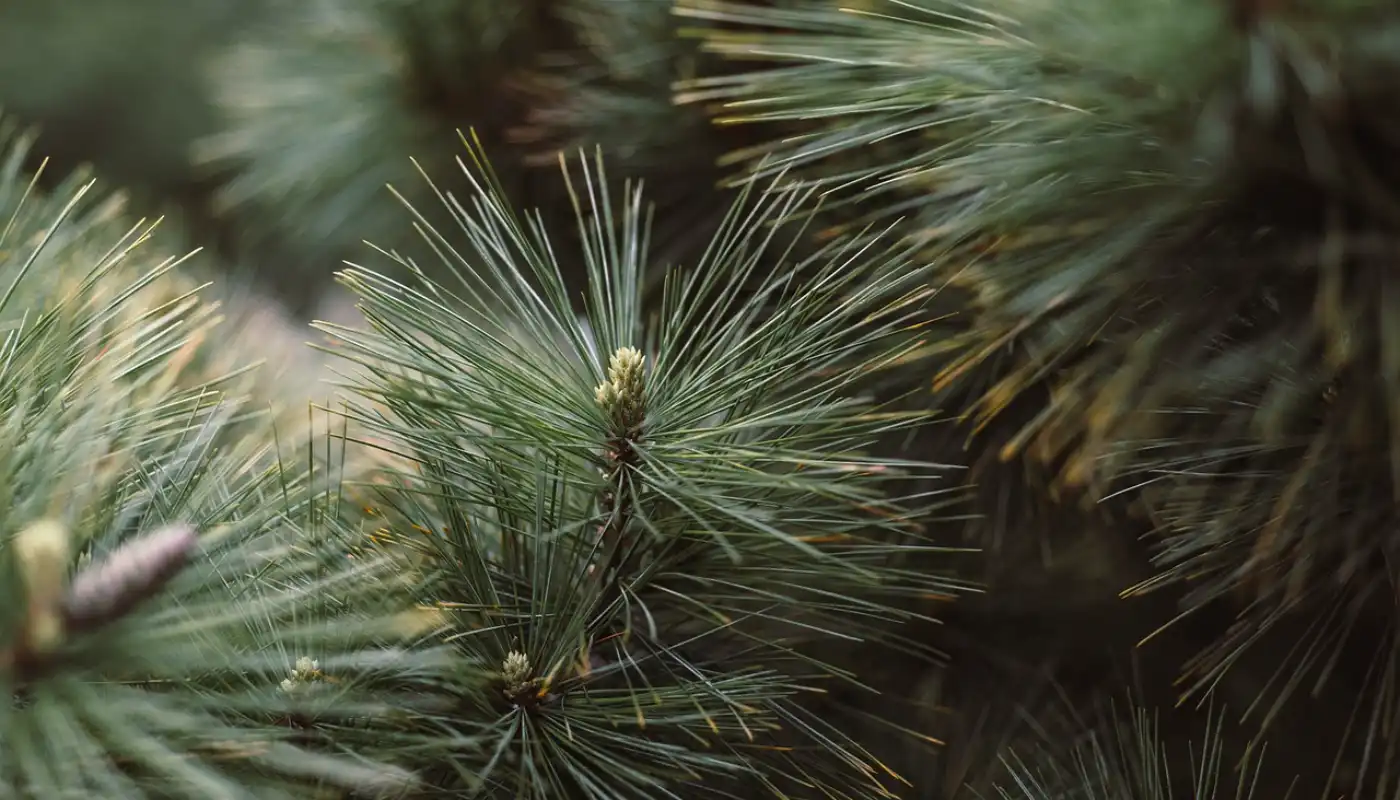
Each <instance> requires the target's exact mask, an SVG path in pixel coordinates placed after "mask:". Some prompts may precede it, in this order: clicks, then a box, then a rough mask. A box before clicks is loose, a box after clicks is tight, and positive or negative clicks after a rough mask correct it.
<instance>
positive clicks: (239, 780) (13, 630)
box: [0, 142, 443, 799]
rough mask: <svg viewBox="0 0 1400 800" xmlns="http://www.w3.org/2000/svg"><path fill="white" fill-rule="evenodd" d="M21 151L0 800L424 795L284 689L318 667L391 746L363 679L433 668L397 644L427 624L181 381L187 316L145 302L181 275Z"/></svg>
mask: <svg viewBox="0 0 1400 800" xmlns="http://www.w3.org/2000/svg"><path fill="white" fill-rule="evenodd" d="M23 146H24V145H23V143H22V142H21V143H20V144H19V145H18V146H15V147H10V148H7V149H6V151H5V156H6V158H5V159H3V161H4V163H5V164H6V171H5V172H4V173H0V203H3V206H4V208H3V211H4V212H6V213H5V216H4V219H5V220H6V221H5V223H4V225H3V227H0V285H3V286H4V287H5V289H4V294H3V298H2V299H0V330H3V338H0V387H3V388H0V420H3V424H0V454H2V455H0V474H3V478H4V479H3V481H0V485H2V486H3V489H0V507H3V508H4V509H5V528H6V530H5V532H4V537H3V539H0V572H3V574H4V575H5V579H4V580H3V581H0V586H3V587H4V588H3V593H4V595H5V597H4V599H5V608H6V609H7V611H6V612H5V613H4V614H0V682H3V683H4V684H5V687H6V689H7V690H8V692H9V693H10V696H11V698H12V700H11V702H10V703H6V704H4V705H3V707H0V793H3V794H5V795H7V796H13V797H20V798H28V797H34V798H38V797H67V796H80V795H95V796H100V797H113V798H148V797H149V798H155V797H161V798H176V797H189V798H194V797H230V798H235V797H237V798H250V799H251V798H254V797H257V798H275V797H288V798H290V797H298V796H304V793H305V792H307V791H310V790H311V789H312V788H313V787H315V786H317V785H322V786H328V787H339V789H341V790H349V791H354V792H365V793H370V794H376V793H382V792H398V791H402V790H403V789H405V788H407V787H409V786H411V785H412V784H413V781H414V778H413V776H412V774H411V773H408V772H406V771H405V770H403V769H402V768H400V767H397V766H393V765H392V764H391V763H389V762H388V761H386V760H383V759H380V760H377V761H372V760H368V759H366V758H363V757H356V756H353V755H348V754H346V753H345V750H344V744H343V743H341V742H337V743H335V744H334V745H332V744H330V743H328V742H327V741H324V740H320V741H310V742H308V741H305V740H303V741H298V739H297V736H296V735H295V731H294V730H293V729H292V728H291V727H289V726H288V725H287V724H286V723H285V720H286V719H287V718H288V717H289V716H290V715H291V714H292V713H293V712H294V711H298V709H297V704H296V703H295V702H293V698H291V697H289V696H286V695H285V694H284V693H282V692H280V691H279V689H278V685H277V684H278V681H279V680H280V679H281V678H283V677H285V675H286V670H287V669H289V668H290V665H291V663H292V662H293V661H294V660H295V659H296V657H297V656H298V655H301V654H304V653H314V654H318V655H319V656H320V658H321V659H322V661H323V663H324V664H326V667H327V674H328V675H331V676H333V677H334V678H335V679H337V680H338V681H340V685H341V686H342V687H343V688H342V691H343V692H344V697H346V698H348V701H347V702H344V703H337V704H333V705H332V706H331V707H329V708H326V709H322V710H321V712H320V713H321V715H322V716H323V717H324V718H325V719H326V720H327V721H328V722H329V721H335V720H342V721H346V722H353V723H354V724H355V726H357V727H359V728H361V729H370V730H373V729H375V728H376V727H377V728H378V734H379V736H380V737H384V735H385V734H386V733H387V732H388V731H390V730H391V729H392V727H393V724H392V721H393V719H394V717H395V715H396V714H401V713H403V710H406V709H408V708H410V707H411V703H410V700H411V695H408V694H404V693H402V690H401V689H400V690H397V691H398V692H399V693H398V694H396V693H395V692H394V691H379V692H371V691H369V689H367V688H366V687H367V686H368V684H366V682H365V681H366V679H367V678H373V677H375V676H383V675H389V676H391V677H393V678H394V679H395V680H397V681H398V682H399V684H398V685H400V686H402V684H403V682H404V680H405V678H410V679H411V678H413V676H414V675H415V674H421V675H424V676H427V675H431V674H435V673H434V671H435V670H440V669H441V668H442V665H443V661H442V659H441V657H440V655H441V654H440V653H439V652H437V651H433V650H431V649H427V650H423V651H421V652H409V651H407V650H404V649H402V646H401V645H402V644H403V643H405V642H408V641H411V640H412V639H414V638H415V637H418V636H421V635H422V634H423V633H424V632H425V631H424V627H425V625H430V624H432V620H433V619H435V617H434V616H433V615H432V614H430V613H429V614H427V615H424V614H421V613H417V614H415V613H407V614H405V613H404V610H405V609H408V608H411V606H410V605H406V604H403V600H404V597H403V595H402V593H399V594H397V595H396V594H395V592H394V590H393V585H392V583H391V582H389V581H388V580H386V578H387V577H388V576H387V575H386V571H387V570H388V569H389V567H390V566H391V565H390V564H389V563H387V562H385V561H384V560H382V559H381V560H379V561H359V562H347V561H346V560H345V559H344V555H343V554H344V545H343V541H342V540H341V539H340V538H339V537H330V536H328V535H326V532H327V531H331V530H333V529H334V526H332V525H331V524H330V522H329V517H328V514H327V510H328V509H330V508H332V507H333V506H334V498H335V497H336V490H335V487H334V486H333V485H329V486H328V485H326V484H325V480H324V478H323V477H321V476H319V475H317V474H314V473H313V472H312V471H311V470H308V469H306V468H304V467H301V466H299V465H297V464H295V463H287V462H284V461H282V460H281V458H280V457H279V454H278V453H277V452H276V451H275V450H270V449H269V448H267V447H265V446H263V445H261V444H260V443H258V442H257V441H256V440H252V439H246V438H241V437H237V436H231V435H229V432H230V425H231V423H232V422H233V421H235V420H237V419H238V418H239V411H238V409H237V406H236V405H235V404H233V403H232V402H231V401H229V400H228V399H227V398H223V397H221V396H220V393H219V392H218V388H217V385H216V384H214V383H210V382H209V380H207V379H202V378H199V377H195V376H192V375H191V374H190V373H189V371H188V367H189V359H188V358H187V352H188V348H189V347H190V346H191V345H192V344H194V343H196V342H197V339H196V338H195V334H197V333H198V332H199V331H200V330H201V326H203V325H204V324H205V323H206V322H207V316H206V315H205V314H204V313H203V312H202V310H201V308H200V305H199V303H198V302H197V300H195V299H194V298H190V297H179V298H177V299H176V300H175V301H173V302H171V303H167V304H164V305H156V306H154V307H151V306H142V305H141V302H142V300H144V299H146V298H148V297H149V296H150V295H152V294H154V295H157V296H159V295H161V294H162V293H164V292H165V289H166V288H167V287H162V286H161V285H160V284H161V283H162V282H163V281H164V280H166V279H167V278H168V270H169V269H170V264H168V263H167V264H158V265H157V266H155V267H154V268H152V267H151V266H150V262H145V261H144V260H143V257H144V255H145V253H144V252H143V251H142V250H141V248H140V246H141V245H142V244H143V243H144V239H145V234H146V230H145V229H142V228H139V227H138V228H136V229H133V230H132V231H131V232H130V233H128V234H126V235H125V236H124V235H122V231H123V230H125V225H124V223H121V222H120V219H119V218H117V217H113V216H110V214H109V212H110V211H111V210H112V207H111V206H101V205H99V206H96V207H90V206H88V205H86V204H85V202H84V198H83V195H82V190H81V189H79V190H78V191H77V192H76V193H75V194H74V196H73V197H72V198H71V199H68V198H59V199H57V200H52V201H51V200H50V199H49V198H47V197H45V196H43V195H40V194H36V193H34V192H32V191H30V190H28V189H26V188H25V185H26V184H25V183H23V182H22V180H24V176H21V175H20V173H19V172H18V170H17V167H16V165H17V164H19V163H20V157H21V155H20V153H19V151H20V150H22V148H23ZM176 294H177V295H178V294H180V293H179V292H177V293H176ZM318 472H319V470H318ZM332 598H334V602H329V601H330V600H331V599H332ZM396 598H397V599H396ZM396 648H397V649H396ZM415 671H416V673H415ZM365 738H366V739H372V738H374V737H373V735H368V736H366V737H365ZM381 747H382V749H380V750H379V751H378V752H379V753H380V754H384V755H386V756H387V755H390V754H392V751H393V750H394V746H393V745H389V746H382V745H381ZM366 752H369V751H366Z"/></svg>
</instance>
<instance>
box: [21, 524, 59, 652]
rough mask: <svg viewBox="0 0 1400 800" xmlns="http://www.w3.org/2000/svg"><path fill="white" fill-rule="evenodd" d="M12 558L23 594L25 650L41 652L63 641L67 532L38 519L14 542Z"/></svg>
mask: <svg viewBox="0 0 1400 800" xmlns="http://www.w3.org/2000/svg"><path fill="white" fill-rule="evenodd" d="M14 548H15V558H16V561H18V562H19V568H20V579H21V580H22V581H23V582H24V589H25V594H26V598H25V599H26V603H27V606H26V613H27V615H28V619H27V622H26V626H27V628H26V637H27V641H26V642H25V647H26V648H27V649H28V650H30V651H32V652H35V653H44V652H48V651H50V650H52V649H53V648H55V647H57V646H58V645H59V643H60V642H62V641H63V635H64V625H63V614H62V610H61V609H62V605H63V590H64V587H65V585H66V579H67V577H68V562H69V560H70V558H71V557H72V548H71V543H70V540H69V537H68V530H67V529H66V528H64V527H63V525H61V524H59V523H58V522H55V521H54V520H40V521H39V522H35V523H34V524H32V525H30V526H29V527H27V528H25V529H24V530H22V531H20V533H19V535H18V536H16V537H15V540H14Z"/></svg>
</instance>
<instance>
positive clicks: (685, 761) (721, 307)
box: [332, 146, 958, 800]
mask: <svg viewBox="0 0 1400 800" xmlns="http://www.w3.org/2000/svg"><path fill="white" fill-rule="evenodd" d="M469 155H470V160H469V161H467V162H464V168H465V169H466V170H467V174H468V176H469V178H470V181H471V187H472V191H471V193H470V195H469V196H468V197H466V198H464V199H461V200H458V199H456V198H454V197H453V196H452V195H450V194H446V193H444V194H443V195H442V197H443V200H444V202H446V203H447V204H448V205H449V206H450V207H451V208H452V210H453V213H454V216H455V218H456V230H454V231H450V232H449V231H438V230H436V229H433V228H430V227H427V226H426V225H423V226H422V228H421V230H422V231H423V233H424V235H425V236H426V237H428V238H429V239H431V240H432V241H433V242H434V244H435V246H436V249H437V251H438V252H439V253H440V254H441V255H442V257H443V258H444V259H445V260H446V261H447V262H448V263H447V265H446V266H447V268H448V269H449V270H450V272H451V273H452V274H454V275H455V277H454V279H453V280H451V281H442V282H432V281H428V280H426V279H422V278H420V279H419V280H418V281H417V282H415V283H412V284H403V283H398V282H395V281H392V280H389V279H387V278H384V277H382V276H381V275H379V274H377V273H375V272H372V271H369V270H367V269H364V268H359V267H356V268H352V269H351V270H349V271H347V272H346V273H345V275H344V280H345V282H346V284H347V285H348V286H350V287H351V288H352V289H353V290H354V291H355V292H356V293H357V294H358V295H359V297H360V298H361V307H362V308H363V310H364V313H365V316H366V319H367V320H368V322H369V323H370V330H369V331H368V332H356V331H354V330H341V329H334V330H333V331H332V332H333V333H334V335H335V336H336V337H337V338H339V339H340V340H342V342H343V343H342V344H341V345H340V346H339V348H338V349H339V350H340V352H341V353H343V354H344V355H346V356H348V357H349V358H350V359H352V360H353V361H354V362H357V363H358V364H360V365H361V366H362V368H363V369H362V370H361V371H360V372H359V373H358V374H357V376H356V377H355V378H354V380H353V382H352V383H351V386H352V388H353V389H354V390H355V391H356V392H358V393H359V394H360V395H361V397H362V398H363V400H362V402H361V403H360V404H359V405H358V406H357V408H356V410H355V411H354V412H352V415H353V419H354V422H355V424H356V425H357V426H362V427H363V428H365V429H366V430H367V431H368V432H370V433H372V434H373V438H374V439H375V440H376V441H380V442H384V443H386V444H385V445H384V446H385V447H388V448H392V449H393V450H394V452H395V455H396V457H398V458H400V459H402V460H403V461H404V462H405V469H404V473H403V474H402V475H401V476H400V480H399V486H398V489H397V490H394V491H387V492H385V494H384V501H383V502H384V505H385V506H386V507H388V508H392V512H389V513H388V516H391V517H393V518H397V519H398V520H400V522H399V527H400V528H401V534H411V532H412V531H414V530H416V531H419V532H420V533H419V534H418V535H417V536H416V537H411V538H408V539H407V540H405V537H404V536H403V535H400V536H399V537H397V541H395V542H394V543H393V544H392V545H391V547H392V548H394V549H397V548H402V547H405V546H407V547H410V548H414V549H417V550H419V551H420V552H425V553H426V558H425V560H426V562H427V563H428V564H429V565H431V567H432V570H431V571H432V572H433V574H434V577H433V578H432V579H431V580H429V581H427V582H425V583H424V584H423V587H422V588H423V591H424V592H425V594H426V595H427V597H429V598H431V600H432V601H433V602H435V603H436V604H437V605H439V606H440V607H442V608H443V609H444V610H445V611H446V612H447V613H449V614H450V615H451V616H452V617H453V619H454V621H455V625H454V630H453V632H452V633H451V634H450V635H449V638H450V639H451V640H452V641H453V642H454V643H455V645H456V647H457V649H458V650H459V652H460V654H461V656H462V657H463V658H464V659H466V660H467V661H469V662H470V663H473V664H477V665H480V666H482V667H485V668H488V669H490V670H492V671H493V672H494V676H493V679H492V680H490V681H489V682H487V683H485V684H484V685H483V684H479V683H473V684H470V685H466V686H463V687H461V689H460V692H461V696H460V699H459V703H460V705H459V706H458V707H457V708H458V714H457V715H455V716H453V717H450V718H446V719H442V720H441V721H439V722H438V723H437V724H438V725H441V726H447V727H450V728H451V729H452V730H454V731H455V735H454V737H453V742H454V743H457V742H460V744H459V745H456V746H454V748H453V750H452V752H451V753H449V754H448V755H447V756H446V758H447V759H448V761H449V763H450V764H451V765H452V766H453V767H454V768H455V769H454V770H453V774H452V775H451V776H450V781H455V782H456V785H458V786H461V785H463V784H465V785H467V786H470V787H474V788H475V789H477V790H478V791H481V790H486V791H487V796H493V797H494V796H500V797H531V798H535V797H538V798H544V797H587V798H598V799H599V800H601V799H602V798H657V797H700V796H713V797H723V796H731V795H730V793H732V792H736V791H740V790H741V789H742V788H743V787H745V786H749V787H750V790H752V788H753V787H764V786H767V787H770V789H771V790H772V791H792V790H794V789H795V788H797V787H807V788H808V790H812V791H821V792H826V793H831V794H832V796H852V797H867V796H879V795H881V794H882V793H883V792H884V791H887V790H886V789H885V788H882V787H885V786H888V785H894V784H895V783H896V782H897V780H898V778H897V776H894V775H891V774H887V772H886V770H885V769H884V768H882V767H881V765H880V763H879V762H878V760H877V759H876V758H875V757H874V756H872V755H871V754H869V753H868V752H866V751H865V749H864V748H863V747H862V746H861V745H860V744H859V743H857V742H855V741H852V740H851V739H849V738H848V737H846V736H845V735H843V734H842V732H841V731H839V730H837V729H835V728H833V727H832V726H830V725H828V724H826V723H825V722H824V721H823V720H822V719H821V718H820V717H818V716H817V715H814V714H813V713H811V711H809V710H808V709H807V708H806V706H805V704H804V702H803V695H804V694H805V693H809V692H815V691H821V690H822V689H823V687H824V685H826V684H830V683H832V682H834V681H843V680H855V679H856V676H854V675H848V674H845V673H844V672H843V671H842V670H839V669H837V668H836V667H833V666H830V665H827V664H825V663H824V662H823V661H822V660H821V659H820V657H819V652H818V651H817V650H814V649H813V648H814V647H815V646H819V645H821V644H830V643H832V642H839V643H841V644H842V645H843V646H846V647H862V646H864V647H873V646H874V645H875V643H877V642H879V641H882V640H884V641H890V640H893V639H895V638H897V637H898V633H899V632H898V629H897V627H892V626H896V625H897V623H899V622H900V621H901V620H905V619H909V618H911V612H910V611H908V610H907V608H908V607H910V603H909V602H908V599H910V598H916V597H919V596H921V595H928V594H931V593H937V594H940V595H946V594H947V593H949V592H950V591H953V590H955V589H957V588H958V584H957V583H956V582H955V581H953V580H951V579H949V578H946V577H941V574H942V573H943V572H944V571H946V566H944V567H943V569H941V570H940V569H938V567H939V566H940V565H939V564H937V561H938V560H939V559H938V557H937V556H936V555H935V556H930V554H933V553H936V552H937V548H936V547H934V546H933V545H932V544H930V543H929V541H927V537H926V536H925V535H923V534H922V533H921V527H922V526H921V523H922V521H923V519H924V517H925V516H926V514H927V511H928V508H929V507H931V506H932V505H935V504H936V503H934V502H933V501H931V500H930V499H929V498H927V497H924V498H920V497H918V496H907V497H904V498H902V499H903V501H904V502H900V501H901V497H900V496H899V494H900V491H899V488H898V487H899V486H900V485H901V484H908V483H909V482H910V481H911V480H912V479H915V478H920V477H935V478H936V477H937V472H938V471H937V470H935V469H934V468H933V467H931V466H929V465H920V464H917V463H913V462H907V463H906V462H901V461H898V460H889V459H882V458H879V457H877V456H874V455H872V454H871V447H872V445H874V444H875V443H876V441H877V440H878V439H879V438H881V437H883V436H888V435H891V434H897V433H898V432H899V431H901V430H904V429H908V428H910V427H911V426H914V425H917V424H919V423H920V422H921V421H922V420H923V419H924V418H925V417H926V415H925V414H923V413H920V412H915V413H908V412H900V411H898V410H895V409H891V408H884V407H882V405H881V404H879V403H876V402H873V401H872V400H871V399H870V398H869V397H867V396H866V393H865V392H863V391H862V388H861V387H862V382H863V381H864V380H866V374H867V373H868V372H869V371H871V370H872V369H876V368H878V365H879V364H880V363H882V362H884V361H886V360H889V359H893V358H898V357H899V356H900V354H901V353H903V352H904V351H906V350H907V349H909V348H911V347H915V346H917V340H911V339H910V337H909V336H908V329H909V328H910V327H911V326H917V324H918V320H919V314H918V312H919V309H920V307H921V305H922V304H923V303H924V302H925V301H926V299H927V296H928V294H929V290H928V288H927V287H926V286H925V285H924V283H923V282H922V281H920V280H918V277H917V271H915V270H912V269H910V264H909V262H908V260H907V257H906V253H905V252H904V251H902V250H901V249H900V248H899V247H898V246H896V245H893V244H885V245H880V244H873V245H869V246H862V247H847V246H836V247H833V248H830V249H828V250H827V251H825V252H822V253H819V254H817V255H816V256H814V257H807V258H801V259H799V258H796V257H794V256H792V255H791V254H790V253H789V252H787V250H788V247H789V245H788V244H787V242H786V237H788V236H791V235H792V232H787V233H785V232H784V231H783V230H782V228H781V226H779V225H777V223H779V222H780V221H781V220H782V219H783V218H784V216H786V215H788V214H790V213H791V211H792V210H793V209H794V208H796V207H799V206H801V204H802V203H803V202H804V201H805V199H806V198H805V196H804V193H803V192H802V191H800V190H793V189H787V188H784V186H783V185H781V184H774V185H770V186H765V187H762V188H756V189H753V190H751V191H750V192H747V193H745V194H744V195H743V196H741V197H740V198H739V199H738V200H737V201H736V202H735V204H734V206H733V207H732V209H731V211H730V214H729V215H728V217H727V218H726V220H725V222H724V224H723V225H722V226H721V229H720V232H719V233H718V234H717V235H716V237H715V238H714V239H713V241H712V242H711V244H710V246H709V249H708V251H707V252H706V254H705V256H704V258H703V259H702V260H701V261H700V262H699V263H697V264H694V265H692V266H691V267H690V268H688V269H685V270H684V271H681V270H679V269H678V270H676V271H672V272H670V273H668V274H667V275H666V276H665V277H664V279H663V281H662V288H661V289H660V296H659V297H657V298H654V301H653V302H654V304H648V303H647V302H646V298H644V297H643V295H642V293H641V287H643V286H644V285H646V284H647V281H646V280H645V272H646V271H647V270H648V269H649V268H650V267H651V265H650V263H649V253H648V251H647V238H648V233H647V215H646V213H645V208H644V205H643V197H642V195H641V193H640V191H639V190H637V189H635V188H625V189H624V197H623V198H622V202H621V203H615V202H614V201H613V198H612V197H611V194H612V192H613V191H614V190H613V189H611V188H609V184H608V180H607V176H606V174H605V171H604V169H603V165H602V162H601V160H592V161H590V160H587V159H581V160H580V162H579V164H578V165H577V168H576V169H573V170H568V171H566V173H565V176H566V178H567V179H568V181H569V184H568V185H569V190H570V192H571V194H572V195H573V196H574V197H575V202H576V209H577V212H578V218H577V225H578V228H579V230H578V236H579V239H580V240H581V241H582V242H583V245H582V248H583V252H582V253H581V257H582V260H583V261H584V262H585V263H586V264H587V267H588V274H589V278H590V286H589V290H588V294H587V297H586V299H585V303H584V305H583V308H582V309H581V310H580V309H575V308H574V306H573V304H572V303H571V302H570V298H569V297H568V295H567V294H566V292H565V290H564V283H563V277H562V275H561V272H560V269H559V266H558V260H557V258H558V257H557V256H556V253H555V250H554V245H553V244H552V241H553V239H554V237H555V236H557V233H556V232H553V231H549V230H548V229H547V228H545V227H544V226H542V225H541V223H540V219H539V217H537V216H523V215H520V214H518V213H517V212H516V211H514V210H513V208H512V206H511V205H510V204H509V202H508V201H507V199H506V198H505V197H504V196H503V195H502V193H501V190H500V187H499V185H498V184H497V183H496V182H495V179H494V176H493V174H492V172H491V171H490V168H489V165H488V163H487V162H486V160H485V158H484V155H483V154H482V153H481V152H480V150H479V149H478V148H477V147H475V146H473V147H472V148H471V150H470V153H469ZM619 207H620V208H622V209H623V211H622V212H621V214H619V215H618V216H613V210H614V209H616V208H619ZM420 219H421V218H420ZM765 257H771V258H774V259H776V260H775V261H772V262H770V261H768V260H767V258H765ZM773 263H776V264H779V265H781V267H782V268H781V269H780V270H777V271H775V272H774V273H771V274H769V273H766V272H765V271H764V270H765V269H766V268H767V267H768V266H770V265H771V264H773ZM401 266H402V267H403V268H404V269H405V270H407V271H410V272H414V271H417V272H418V273H419V274H420V275H421V274H422V270H421V268H419V267H417V265H414V264H411V263H405V264H403V265H401ZM522 412H524V413H522ZM930 558H932V561H933V566H934V569H929V568H928V563H927V562H928V561H929V560H930ZM920 561H923V562H924V568H923V569H920V568H916V567H917V565H918V563H919V562H920ZM862 643H864V644H862ZM910 646H912V643H911V645H910ZM741 796H743V795H741Z"/></svg>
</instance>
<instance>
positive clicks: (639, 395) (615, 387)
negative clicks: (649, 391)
mask: <svg viewBox="0 0 1400 800" xmlns="http://www.w3.org/2000/svg"><path fill="white" fill-rule="evenodd" d="M594 398H595V399H596V400H597V401H598V405H599V406H601V407H602V408H603V410H605V411H607V412H608V416H609V417H611V418H612V421H613V423H614V424H616V425H617V426H618V427H619V428H620V429H622V430H624V431H630V430H633V429H635V428H638V427H640V426H641V424H642V419H643V418H644V417H645V415H646V356H644V355H642V352H641V351H640V350H638V349H636V348H635V347H620V348H618V349H617V352H615V353H613V354H612V358H610V359H608V379H607V381H605V382H604V383H601V384H599V385H598V388H597V389H596V390H595V392H594Z"/></svg>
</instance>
